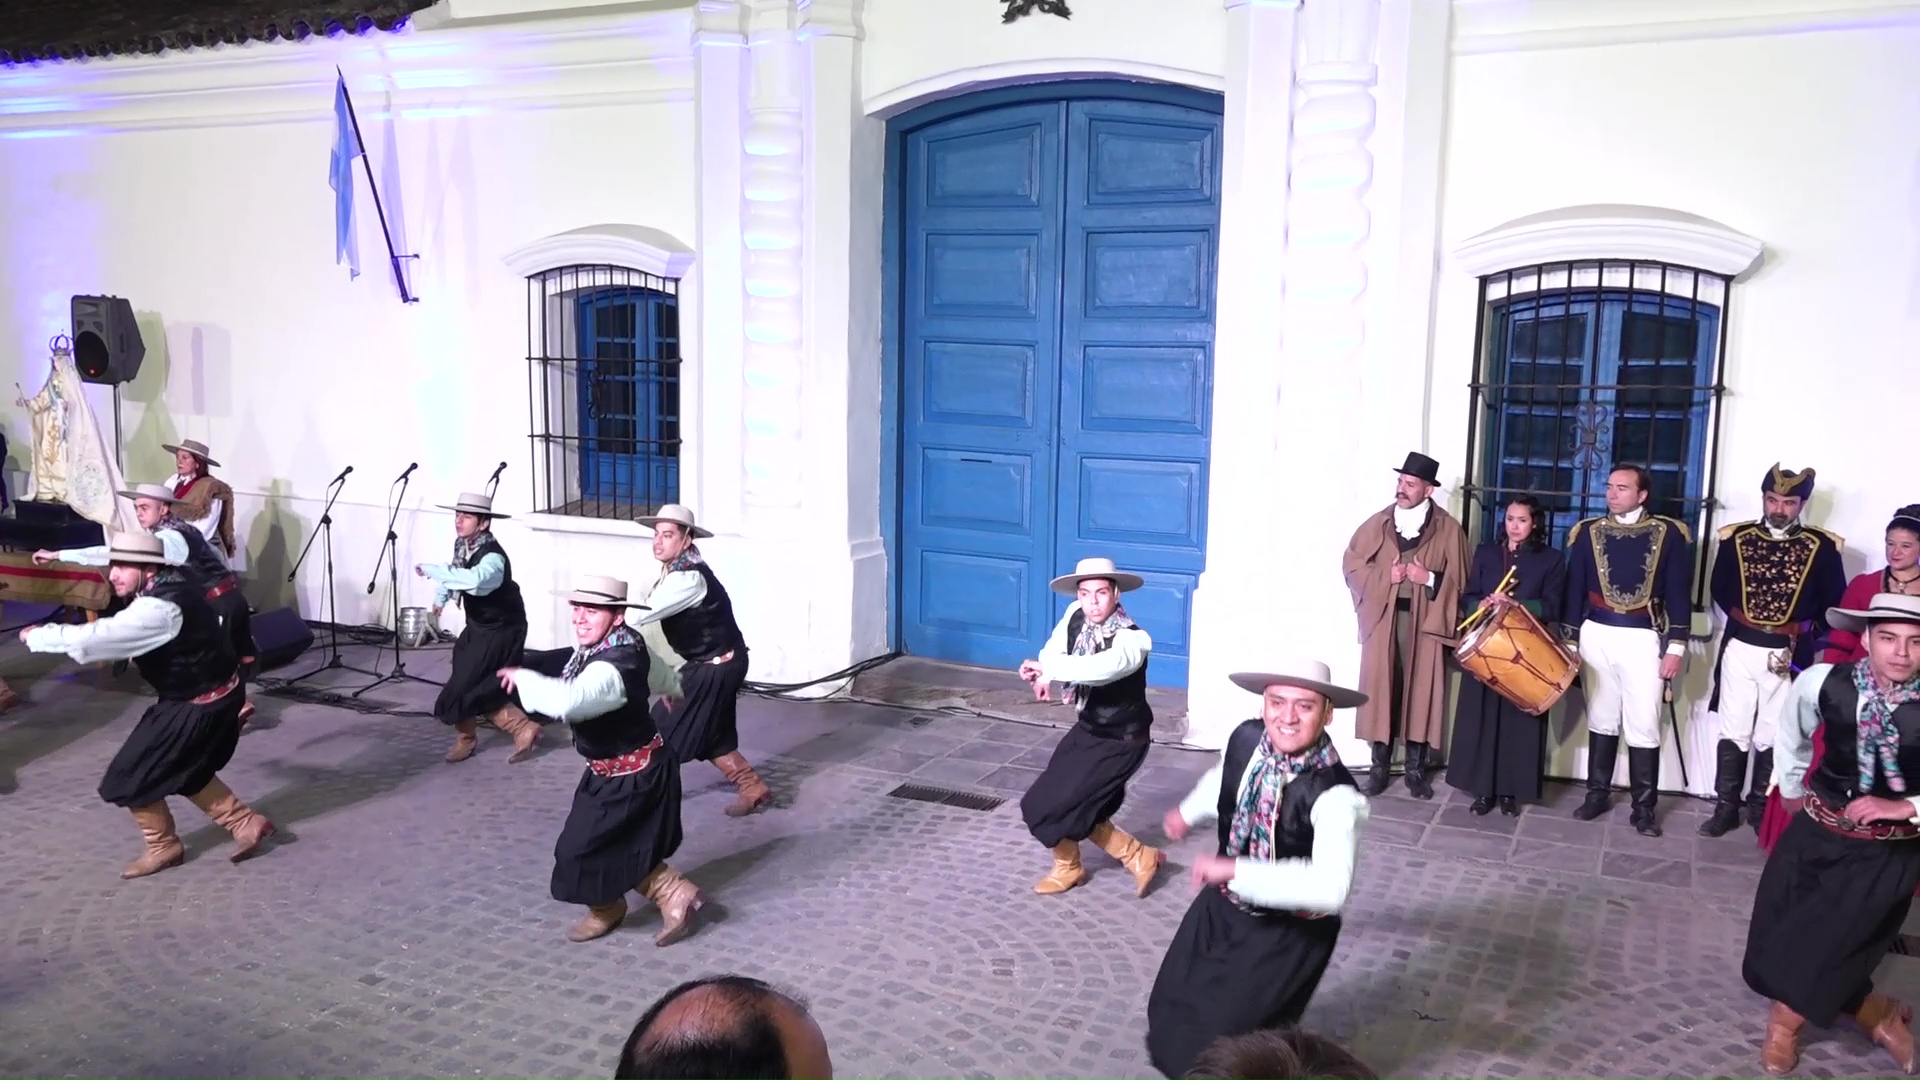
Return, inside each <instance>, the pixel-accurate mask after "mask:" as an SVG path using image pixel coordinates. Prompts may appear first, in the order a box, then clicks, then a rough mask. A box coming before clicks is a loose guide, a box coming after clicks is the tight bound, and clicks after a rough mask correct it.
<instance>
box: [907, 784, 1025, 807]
mask: <svg viewBox="0 0 1920 1080" xmlns="http://www.w3.org/2000/svg"><path fill="white" fill-rule="evenodd" d="M887 798H889V799H911V800H913V801H914V802H924V803H939V804H940V805H942V806H957V807H959V808H960V809H962V810H992V809H994V808H996V807H998V806H999V805H1000V804H1001V803H1003V802H1006V801H1007V800H1006V798H1005V797H1004V796H1000V795H982V794H979V793H978V792H973V791H955V790H954V789H952V788H943V787H929V786H928V785H926V784H901V785H900V786H899V787H897V788H894V789H893V790H892V791H889V792H887Z"/></svg>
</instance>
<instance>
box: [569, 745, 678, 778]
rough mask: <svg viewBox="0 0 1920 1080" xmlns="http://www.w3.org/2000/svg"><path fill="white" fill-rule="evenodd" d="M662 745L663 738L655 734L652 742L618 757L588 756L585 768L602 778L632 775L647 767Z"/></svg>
mask: <svg viewBox="0 0 1920 1080" xmlns="http://www.w3.org/2000/svg"><path fill="white" fill-rule="evenodd" d="M662 745H664V740H663V739H661V738H660V736H658V735H655V736H654V737H653V741H652V742H650V743H648V744H647V745H645V746H643V747H641V748H640V749H638V750H629V751H627V752H626V753H624V754H621V755H620V756H619V757H610V758H589V759H587V768H588V769H591V770H592V771H593V775H595V776H598V777H600V778H601V779H603V780H611V779H613V778H614V777H616V776H632V775H633V774H634V773H637V772H640V771H641V770H643V769H645V768H646V767H647V763H648V762H649V761H652V760H653V752H654V751H655V750H658V749H660V747H661V746H662Z"/></svg>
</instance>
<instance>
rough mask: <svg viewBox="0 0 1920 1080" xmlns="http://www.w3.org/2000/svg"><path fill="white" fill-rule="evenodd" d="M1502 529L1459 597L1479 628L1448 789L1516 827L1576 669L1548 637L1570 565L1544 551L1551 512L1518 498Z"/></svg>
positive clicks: (1469, 642)
mask: <svg viewBox="0 0 1920 1080" xmlns="http://www.w3.org/2000/svg"><path fill="white" fill-rule="evenodd" d="M1501 526H1502V527H1501V529H1500V531H1499V534H1498V535H1496V536H1495V537H1494V538H1492V539H1490V540H1488V541H1487V542H1486V543H1484V544H1481V545H1480V547H1479V548H1478V549H1477V550H1475V551H1474V553H1473V564H1472V567H1471V568H1470V569H1469V571H1468V573H1467V580H1466V582H1465V583H1464V584H1463V585H1462V587H1461V590H1460V605H1461V607H1462V608H1463V609H1464V610H1466V611H1467V612H1468V613H1469V618H1470V620H1471V621H1472V622H1477V623H1479V624H1480V628H1479V629H1476V630H1475V631H1474V632H1472V633H1470V634H1469V635H1468V636H1467V638H1466V639H1465V640H1464V641H1463V642H1462V645H1461V648H1460V651H1459V653H1458V654H1457V655H1458V657H1459V659H1460V661H1461V666H1462V667H1463V668H1464V669H1465V670H1466V671H1467V673H1468V674H1469V675H1471V676H1473V677H1472V678H1470V679H1462V680H1461V681H1460V697H1459V699H1458V701H1457V703H1456V704H1455V706H1454V720H1453V753H1452V754H1451V755H1450V760H1449V762H1448V766H1447V783H1448V784H1451V785H1452V786H1454V787H1455V788H1458V789H1459V790H1461V791H1464V792H1467V793H1468V794H1470V795H1472V796H1473V805H1472V807H1471V809H1472V811H1473V813H1475V814H1486V813H1489V812H1490V811H1492V810H1493V807H1494V805H1495V802H1496V800H1497V801H1498V804H1499V806H1500V812H1501V813H1502V814H1506V815H1508V816H1509V817H1517V816H1519V813H1520V805H1519V804H1520V803H1522V802H1538V801H1539V800H1540V779H1541V767H1542V764H1543V763H1544V761H1545V756H1546V725H1547V721H1546V715H1545V714H1546V711H1547V710H1548V709H1550V708H1552V707H1553V705H1554V703H1555V702H1557V701H1559V699H1560V696H1561V695H1562V694H1565V693H1566V691H1567V688H1568V687H1569V686H1571V685H1572V683H1573V678H1574V673H1575V672H1576V671H1577V669H1578V667H1579V661H1578V660H1577V659H1575V658H1574V657H1572V656H1571V655H1569V654H1568V653H1567V652H1565V650H1564V646H1562V645H1560V643H1559V642H1558V640H1557V639H1556V638H1555V637H1554V636H1553V635H1552V634H1551V633H1550V632H1549V631H1548V630H1547V629H1546V627H1547V626H1551V625H1553V624H1555V623H1558V622H1559V621H1560V611H1561V605H1562V603H1563V602H1564V601H1565V595H1564V594H1565V591H1566V581H1567V566H1566V563H1565V562H1564V561H1563V560H1562V559H1561V557H1560V552H1559V551H1558V550H1556V549H1555V548H1553V547H1551V546H1549V545H1548V543H1547V537H1548V532H1549V529H1550V523H1549V519H1548V516H1547V512H1546V509H1545V508H1544V507H1543V506H1541V504H1540V500H1538V499H1536V498H1534V497H1533V496H1532V495H1516V496H1514V497H1513V498H1511V499H1509V500H1508V501H1507V505H1506V508H1505V512H1504V514H1503V515H1502V518H1501ZM1516 607H1517V608H1518V609H1520V610H1517V611H1516V610H1512V609H1514V608H1516ZM1523 612H1524V614H1523Z"/></svg>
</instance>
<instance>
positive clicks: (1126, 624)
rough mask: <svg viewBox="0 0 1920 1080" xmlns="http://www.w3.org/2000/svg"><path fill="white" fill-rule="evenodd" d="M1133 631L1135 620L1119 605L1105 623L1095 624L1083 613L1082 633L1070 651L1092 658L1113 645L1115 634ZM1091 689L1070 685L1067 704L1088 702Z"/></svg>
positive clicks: (1116, 605) (1074, 637) (1075, 638)
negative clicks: (1088, 692)
mask: <svg viewBox="0 0 1920 1080" xmlns="http://www.w3.org/2000/svg"><path fill="white" fill-rule="evenodd" d="M1132 629H1135V624H1134V621H1133V619H1132V618H1131V617H1130V616H1128V615H1127V609H1126V608H1124V607H1122V606H1120V605H1119V604H1115V605H1113V614H1111V615H1109V616H1107V617H1106V619H1105V621H1103V622H1094V621H1093V620H1092V619H1090V618H1087V617H1086V613H1085V612H1082V613H1081V616H1080V632H1079V633H1078V634H1075V635H1074V636H1073V648H1072V649H1071V650H1070V651H1071V653H1072V655H1074V656H1092V655H1093V654H1094V653H1097V652H1100V651H1101V650H1103V649H1105V648H1106V647H1107V646H1108V645H1111V644H1112V643H1113V636H1114V635H1115V634H1118V633H1119V632H1120V631H1122V630H1132ZM1090 689H1092V688H1091V687H1087V686H1082V685H1080V684H1079V683H1068V684H1067V704H1069V705H1080V704H1082V703H1083V702H1085V701H1086V700H1087V691H1088V690H1090Z"/></svg>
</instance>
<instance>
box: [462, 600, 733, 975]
mask: <svg viewBox="0 0 1920 1080" xmlns="http://www.w3.org/2000/svg"><path fill="white" fill-rule="evenodd" d="M559 595H561V596H564V597H566V599H567V602H568V603H570V604H572V605H573V637H574V641H575V643H576V644H575V645H574V646H573V647H572V648H568V649H552V650H548V651H546V652H530V653H527V654H526V656H525V658H524V659H523V661H522V663H523V664H524V666H522V667H507V668H501V669H500V671H499V672H498V676H499V680H500V685H501V687H502V688H504V689H506V690H508V691H511V692H513V693H515V694H517V695H518V696H519V699H520V703H521V704H522V705H523V706H525V707H526V708H527V709H528V710H529V711H531V712H535V713H539V714H540V715H542V716H550V717H552V718H553V719H555V720H564V721H566V723H567V724H568V726H570V727H571V728H572V729H573V745H574V748H575V749H576V750H579V751H580V756H581V757H583V758H586V759H587V771H586V772H584V773H582V774H581V775H580V783H579V785H578V786H577V787H575V788H574V789H573V810H572V811H571V812H569V813H568V814H567V823H566V825H565V826H563V827H562V828H561V830H560V840H559V842H558V843H556V844H555V845H554V848H553V886H552V888H553V898H554V899H555V900H559V901H562V902H565V903H569V904H585V905H587V916H586V918H584V919H582V920H581V921H580V922H579V923H578V924H577V925H576V926H574V928H573V929H572V930H571V931H569V932H568V934H567V938H568V939H569V940H571V941H592V940H593V939H594V938H597V937H603V936H605V935H606V934H610V933H612V932H613V930H614V929H615V928H616V927H618V926H619V925H620V923H621V922H622V921H623V920H625V919H626V917H627V899H626V894H627V891H628V890H629V889H631V890H633V891H634V892H637V893H639V894H640V895H641V896H644V897H646V898H647V899H648V900H651V901H653V903H654V904H655V906H657V907H659V909H660V915H661V917H662V918H663V919H664V920H665V922H666V926H665V927H664V928H663V929H662V930H661V931H660V933H659V935H658V936H656V937H655V938H654V944H655V945H670V944H672V943H673V942H675V941H678V940H680V939H681V938H683V937H685V936H686V935H687V934H688V933H689V932H691V930H692V923H691V920H692V918H693V913H694V912H695V911H697V910H699V908H700V905H701V903H702V898H701V896H700V890H699V888H698V887H696V886H695V885H694V884H693V883H692V882H690V881H688V880H687V879H686V878H684V877H681V876H680V872H679V871H677V870H675V869H674V868H673V867H671V866H668V865H667V859H668V858H669V857H670V856H672V855H673V853H674V852H675V851H676V850H678V849H679V847H680V839H681V836H680V763H679V762H678V761H676V760H674V756H673V754H672V753H671V752H670V751H668V750H667V749H666V748H665V747H664V746H663V744H662V742H661V738H660V735H659V734H658V733H657V732H655V731H654V727H653V721H652V720H651V719H650V718H649V717H648V715H647V692H648V689H649V680H648V675H649V673H650V672H651V671H652V668H653V667H654V665H652V664H651V663H650V662H649V658H648V656H647V649H646V646H645V645H642V644H641V643H640V635H638V634H637V633H635V632H634V631H633V630H632V629H630V628H629V627H627V626H626V625H625V624H624V623H623V622H622V621H621V619H622V617H623V616H624V615H625V614H626V611H627V609H629V608H636V609H638V610H641V611H645V610H646V607H645V605H642V604H634V603H629V602H628V601H627V583H626V582H624V581H621V580H619V579H618V578H607V577H583V578H581V579H580V582H579V584H578V586H577V587H576V588H575V589H574V590H573V591H572V592H570V593H561V594H559Z"/></svg>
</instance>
